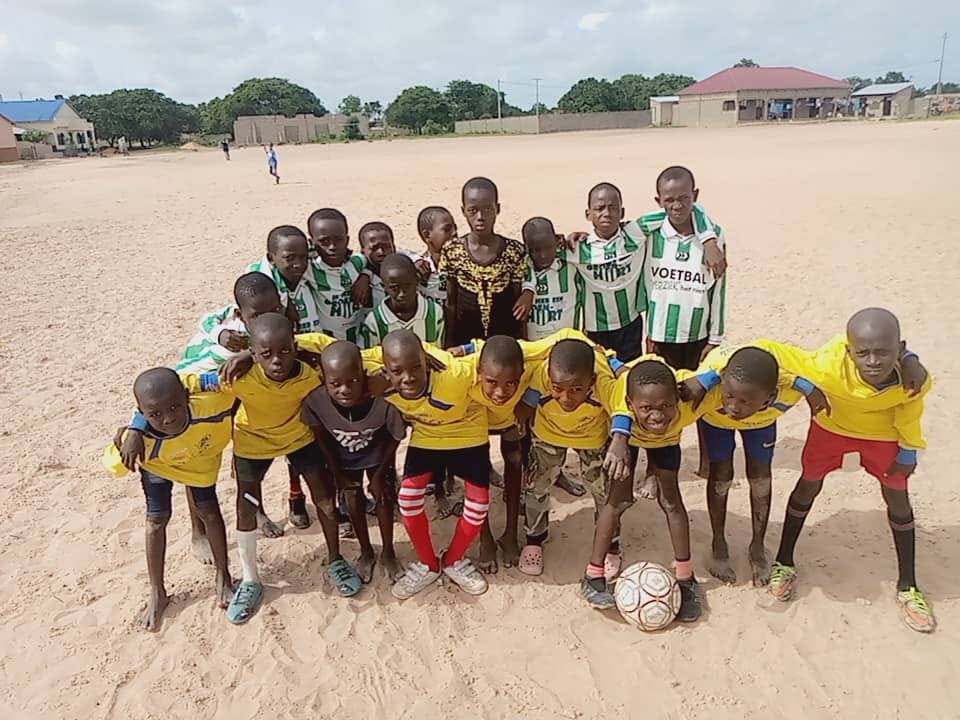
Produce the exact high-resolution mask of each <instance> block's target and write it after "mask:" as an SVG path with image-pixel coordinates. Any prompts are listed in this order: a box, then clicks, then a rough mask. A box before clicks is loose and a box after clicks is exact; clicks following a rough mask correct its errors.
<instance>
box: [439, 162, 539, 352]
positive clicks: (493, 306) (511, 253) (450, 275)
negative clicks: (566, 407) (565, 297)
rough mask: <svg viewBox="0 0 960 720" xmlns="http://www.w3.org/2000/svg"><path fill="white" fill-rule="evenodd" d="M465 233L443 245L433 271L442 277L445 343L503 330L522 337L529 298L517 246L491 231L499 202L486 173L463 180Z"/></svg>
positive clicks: (458, 342) (521, 253)
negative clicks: (467, 228)
mask: <svg viewBox="0 0 960 720" xmlns="http://www.w3.org/2000/svg"><path fill="white" fill-rule="evenodd" d="M461 198H462V201H463V207H462V208H461V209H462V210H463V215H464V217H465V218H466V219H467V224H468V225H469V226H470V232H468V233H467V234H466V235H464V236H463V237H462V238H458V239H457V240H453V241H451V242H449V243H448V244H447V245H445V246H444V248H443V250H442V251H441V253H440V265H439V272H441V273H444V274H445V275H446V277H447V342H448V343H449V344H451V345H465V344H467V343H469V342H470V341H471V340H472V339H474V338H487V337H490V336H491V335H509V336H510V337H513V338H518V339H519V338H522V337H523V331H524V321H525V320H526V314H527V313H528V312H529V304H530V303H532V301H533V295H532V293H526V303H522V302H521V293H522V284H523V281H524V279H525V277H526V258H525V256H524V251H523V246H522V245H521V244H520V243H518V242H517V241H516V240H511V239H509V238H505V237H503V236H502V235H498V234H497V233H496V232H495V231H494V227H495V225H496V222H497V215H499V214H500V202H499V196H498V192H497V186H496V185H494V184H493V182H492V181H491V180H489V179H487V178H483V177H476V178H472V179H470V180H468V181H467V182H466V183H465V184H464V186H463V190H462V192H461Z"/></svg>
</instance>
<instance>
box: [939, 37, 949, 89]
mask: <svg viewBox="0 0 960 720" xmlns="http://www.w3.org/2000/svg"><path fill="white" fill-rule="evenodd" d="M946 52H947V34H946V33H944V34H943V45H942V46H941V47H940V72H938V73H937V95H940V94H941V92H942V91H943V56H944V54H945V53H946Z"/></svg>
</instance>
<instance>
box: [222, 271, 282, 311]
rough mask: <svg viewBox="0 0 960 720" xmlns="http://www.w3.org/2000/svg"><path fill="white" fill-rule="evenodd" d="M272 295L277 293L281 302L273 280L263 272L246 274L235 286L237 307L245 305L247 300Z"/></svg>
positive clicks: (234, 295)
mask: <svg viewBox="0 0 960 720" xmlns="http://www.w3.org/2000/svg"><path fill="white" fill-rule="evenodd" d="M270 293H276V294H277V299H278V300H279V298H280V292H279V291H278V290H277V286H276V285H275V284H274V282H273V278H271V277H269V276H268V275H264V274H263V273H262V272H248V273H244V274H243V275H241V276H240V277H238V278H237V281H236V282H235V283H234V284H233V301H234V302H235V303H237V305H243V304H244V301H246V300H252V299H253V298H255V297H261V296H263V295H268V294H270Z"/></svg>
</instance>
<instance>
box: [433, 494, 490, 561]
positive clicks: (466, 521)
mask: <svg viewBox="0 0 960 720" xmlns="http://www.w3.org/2000/svg"><path fill="white" fill-rule="evenodd" d="M464 485H465V488H464V493H463V513H462V514H461V515H460V522H458V523H457V531H456V532H455V533H454V534H453V540H452V541H451V542H450V547H449V549H448V550H447V553H446V555H444V556H443V564H444V565H453V564H454V563H455V562H457V560H460V559H462V558H463V556H464V555H466V553H467V549H468V548H469V547H470V545H471V544H472V543H473V541H474V540H476V539H477V537H478V536H479V535H480V531H481V530H482V529H483V524H484V523H485V522H486V521H487V512H488V511H489V510H490V488H489V487H481V486H479V485H474V484H473V483H472V482H470V481H467V482H466V483H464Z"/></svg>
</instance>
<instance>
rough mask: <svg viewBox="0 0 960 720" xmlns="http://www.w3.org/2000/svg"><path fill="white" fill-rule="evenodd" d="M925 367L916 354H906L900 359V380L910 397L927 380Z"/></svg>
mask: <svg viewBox="0 0 960 720" xmlns="http://www.w3.org/2000/svg"><path fill="white" fill-rule="evenodd" d="M927 375H928V373H927V369H926V368H925V367H924V366H923V365H922V364H921V363H920V358H918V357H917V356H916V355H908V356H907V357H905V358H904V359H903V360H901V361H900V382H901V383H902V384H903V389H904V390H906V391H907V393H908V394H909V395H910V397H914V396H915V395H916V394H917V393H919V392H920V391H921V390H922V389H923V384H924V383H925V382H927Z"/></svg>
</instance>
